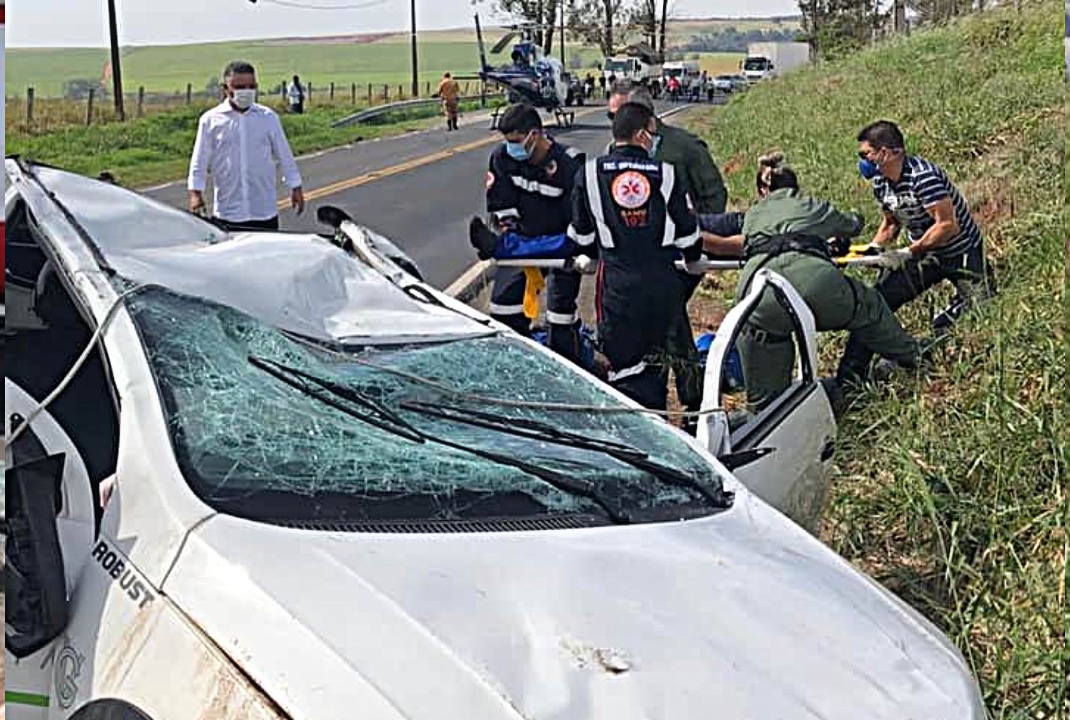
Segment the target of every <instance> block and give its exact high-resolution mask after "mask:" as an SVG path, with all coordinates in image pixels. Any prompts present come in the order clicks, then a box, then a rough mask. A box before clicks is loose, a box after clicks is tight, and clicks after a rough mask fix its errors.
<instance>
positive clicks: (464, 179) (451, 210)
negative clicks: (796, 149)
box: [146, 104, 685, 288]
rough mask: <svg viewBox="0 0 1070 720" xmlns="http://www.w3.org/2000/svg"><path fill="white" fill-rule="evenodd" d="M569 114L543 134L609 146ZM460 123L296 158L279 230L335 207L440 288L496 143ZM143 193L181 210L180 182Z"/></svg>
mask: <svg viewBox="0 0 1070 720" xmlns="http://www.w3.org/2000/svg"><path fill="white" fill-rule="evenodd" d="M679 107H685V106H670V105H668V104H665V105H659V108H658V110H659V112H661V113H664V112H666V111H672V110H673V109H674V108H679ZM576 110H577V113H576V122H575V125H574V126H573V127H571V128H557V127H556V126H555V125H554V121H553V119H552V118H551V119H549V120H547V119H545V118H544V122H545V123H546V125H547V128H548V131H549V134H550V135H551V136H552V137H556V138H560V139H561V141H562V142H564V143H566V144H568V145H571V146H573V147H577V148H580V149H582V150H584V151H586V152H587V153H588V154H589V155H590V154H592V153H594V154H598V153H601V152H602V151H603V150H604V148H605V145H606V143H607V142H608V140H609V121H608V120H607V119H606V117H605V108H604V106H593V107H592V106H588V107H584V108H577V109H576ZM477 117H478V119H477ZM467 120H468V123H469V124H466V125H462V126H461V128H460V129H459V130H457V131H454V132H446V130H445V129H444V128H443V129H436V130H431V131H426V132H418V133H410V134H407V135H403V136H399V137H395V138H385V139H381V140H375V141H369V142H365V143H356V144H354V145H350V146H346V147H342V148H337V149H334V150H330V151H326V152H322V153H317V154H314V155H310V156H307V157H304V158H300V159H299V160H298V165H299V167H300V170H301V176H302V179H303V181H304V188H305V194H306V197H307V198H309V202H308V203H307V205H306V208H305V212H304V213H303V214H302V215H300V216H298V215H296V214H294V213H293V211H292V210H290V209H289V208H287V209H286V210H284V211H282V212H281V213H280V216H279V217H280V224H281V227H282V228H283V229H284V230H300V231H312V232H322V231H323V230H324V226H322V225H320V224H318V223H317V222H316V207H317V206H318V205H320V204H330V205H337V206H339V207H341V208H343V209H345V210H346V211H347V212H349V213H350V214H351V215H352V216H353V218H354V219H355V220H356V221H357V222H358V223H360V224H362V225H366V226H368V227H370V228H372V229H373V230H375V231H376V232H379V233H380V234H382V235H385V236H386V237H388V238H390V239H391V240H393V241H394V242H395V243H397V244H398V246H400V247H401V248H403V249H404V250H405V251H406V252H407V253H408V254H409V255H410V256H411V257H412V258H413V259H414V260H415V261H416V263H417V264H418V265H419V266H420V269H421V271H422V272H423V274H424V276H425V277H426V278H427V280H428V281H429V282H430V283H431V284H433V285H435V286H436V287H439V288H445V287H446V286H448V285H449V284H450V283H452V282H453V281H454V280H455V279H457V277H459V276H460V275H461V274H462V273H463V272H464V271H465V270H466V269H468V268H469V267H470V266H471V265H472V264H473V263H475V262H476V260H477V258H476V254H475V251H474V250H473V249H472V247H471V246H470V245H469V243H468V221H469V219H470V218H471V217H472V216H473V215H475V214H480V213H482V212H483V208H484V178H485V175H486V171H487V161H488V158H489V156H490V152H491V150H492V149H493V146H494V143H496V142H499V141H500V140H501V136H500V135H499V134H498V133H497V132H494V131H491V130H489V127H490V123H489V120H488V119H487V116H486V115H484V114H482V113H481V114H479V115H478V116H476V115H474V114H470V117H469V118H467ZM146 194H148V195H151V196H153V197H155V198H157V199H159V200H162V201H164V202H167V203H170V204H174V205H177V206H179V207H185V204H186V190H185V184H184V183H173V184H170V185H166V186H161V187H158V188H154V189H150V190H148V191H147V192H146ZM209 197H210V196H209Z"/></svg>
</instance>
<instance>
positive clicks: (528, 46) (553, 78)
mask: <svg viewBox="0 0 1070 720" xmlns="http://www.w3.org/2000/svg"><path fill="white" fill-rule="evenodd" d="M475 21H476V39H477V41H478V43H479V62H480V67H481V69H480V71H479V73H478V74H477V75H475V76H473V77H472V79H478V80H482V81H483V82H485V83H487V82H489V83H494V84H496V85H499V86H500V87H502V88H504V89H505V90H506V91H507V92H508V94H509V102H510V103H516V102H526V103H528V104H530V105H533V106H535V107H537V108H542V109H544V110H548V111H550V112H552V113H553V114H554V118H555V119H556V120H557V124H558V126H561V127H569V126H571V125H572V124H573V121H574V119H575V112H574V111H572V110H567V109H566V108H567V107H568V106H570V105H572V104H573V103H574V102H575V103H576V104H578V105H582V104H583V93H582V91H580V90H578V89H577V88H575V87H574V85H573V83H572V81H571V75H570V74H569V73H567V72H565V69H564V66H562V64H561V61H560V60H557V59H555V58H553V57H548V56H546V55H545V54H544V53H543V51H542V48H541V47H540V46H539V44H538V43H536V42H535V31H536V30H538V29H539V28H540V27H542V26H541V25H539V24H537V23H522V24H519V25H513V26H512V27H510V28H509V32H508V33H506V34H505V35H504V36H503V37H502V38H501V39H500V40H498V42H497V43H495V44H494V46H493V47H492V48H491V49H490V53H491V55H498V54H499V53H501V52H502V50H504V49H505V47H506V46H507V45H508V44H509V43H510V42H512V41H513V40H514V39H515V38H519V40H518V41H517V43H516V44H515V45H513V51H512V54H511V56H510V59H511V61H512V62H511V64H509V65H503V66H501V67H497V68H496V67H493V66H492V65H490V63H488V62H487V51H486V46H485V45H484V43H483V30H482V27H481V26H480V24H479V15H478V14H476V16H475ZM495 119H497V118H495Z"/></svg>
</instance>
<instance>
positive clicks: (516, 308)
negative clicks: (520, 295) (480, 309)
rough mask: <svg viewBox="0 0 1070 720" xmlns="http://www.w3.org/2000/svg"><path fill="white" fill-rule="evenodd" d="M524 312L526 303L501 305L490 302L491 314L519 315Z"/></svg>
mask: <svg viewBox="0 0 1070 720" xmlns="http://www.w3.org/2000/svg"><path fill="white" fill-rule="evenodd" d="M522 312H524V304H523V303H520V304H519V305H499V304H497V303H491V304H490V314H491V315H519V314H520V313H522Z"/></svg>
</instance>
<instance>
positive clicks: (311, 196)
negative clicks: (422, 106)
mask: <svg viewBox="0 0 1070 720" xmlns="http://www.w3.org/2000/svg"><path fill="white" fill-rule="evenodd" d="M592 112H596V111H595V110H591V111H589V112H584V113H582V115H589V114H591V113H592ZM576 114H577V115H581V113H576ZM496 142H501V138H500V137H499V136H498V135H497V134H494V135H491V136H489V137H485V138H483V139H482V140H475V141H473V142H470V143H465V144H464V145H455V146H454V147H451V148H446V149H445V150H440V151H438V152H436V153H431V154H430V155H424V156H423V157H418V158H413V159H412V160H407V161H405V162H403V163H398V164H397V165H391V166H390V167H385V168H381V169H379V170H373V171H371V172H368V173H364V174H363V175H357V176H356V177H351V178H347V179H345V180H339V181H338V182H336V183H331V184H330V185H324V186H323V187H321V188H316V189H315V190H310V191H309V192H307V193H305V201H306V202H309V201H312V200H318V199H319V198H323V197H327V196H328V195H333V194H334V193H337V192H342V191H343V190H349V189H350V188H355V187H358V186H360V185H365V184H367V183H370V182H374V181H375V180H382V179H383V178H386V177H390V176H391V175H397V174H398V173H403V172H407V171H409V170H413V169H415V168H418V167H421V166H423V165H430V164H431V163H434V162H438V161H439V160H445V159H446V158H450V157H453V156H454V155H458V154H460V153H464V152H468V151H469V150H476V149H478V148H481V147H486V146H487V145H492V144H494V143H496ZM276 207H278V209H279V210H285V209H286V208H288V207H290V198H289V197H285V198H282V199H280V200H279V201H278V203H277V204H276Z"/></svg>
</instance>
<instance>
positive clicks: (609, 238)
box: [584, 159, 613, 248]
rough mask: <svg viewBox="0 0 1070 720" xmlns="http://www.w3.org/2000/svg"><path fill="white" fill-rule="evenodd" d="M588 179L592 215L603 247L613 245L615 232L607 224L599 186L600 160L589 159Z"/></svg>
mask: <svg viewBox="0 0 1070 720" xmlns="http://www.w3.org/2000/svg"><path fill="white" fill-rule="evenodd" d="M584 171H585V173H586V178H585V179H586V181H587V202H588V204H589V205H590V206H591V215H592V216H594V224H595V229H596V231H597V233H598V239H599V240H600V241H601V243H602V247H605V248H612V247H613V234H612V233H611V232H609V226H608V225H606V214H605V212H604V211H603V210H602V191H601V190H599V188H598V160H597V159H595V160H588V161H587V167H586V168H585V170H584Z"/></svg>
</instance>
